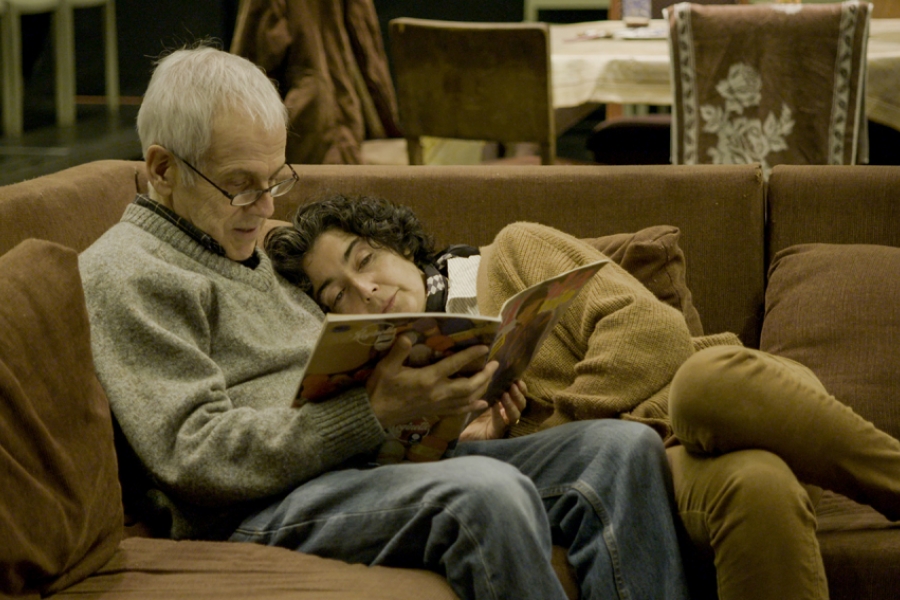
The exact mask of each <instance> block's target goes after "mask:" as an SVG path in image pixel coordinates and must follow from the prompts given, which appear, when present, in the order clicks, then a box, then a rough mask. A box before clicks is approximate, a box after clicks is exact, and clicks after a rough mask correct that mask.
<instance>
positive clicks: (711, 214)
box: [274, 165, 764, 347]
mask: <svg viewBox="0 0 900 600" xmlns="http://www.w3.org/2000/svg"><path fill="white" fill-rule="evenodd" d="M296 170H297V173H298V175H299V176H300V182H299V184H298V185H296V186H294V188H293V189H292V190H291V192H290V193H289V194H288V195H287V196H284V197H281V198H278V201H277V202H276V214H275V215H274V217H275V218H277V219H284V220H290V217H291V215H292V213H293V212H294V210H295V209H296V207H297V206H298V205H299V204H300V203H304V202H308V201H311V200H314V199H318V198H321V197H323V196H327V195H329V194H334V193H343V194H349V195H358V194H370V195H376V196H382V197H385V198H388V199H390V200H393V201H395V202H400V203H403V204H407V205H409V206H411V207H412V208H413V209H414V210H415V211H416V213H417V214H418V215H419V217H420V218H421V219H422V221H423V222H424V224H425V226H426V227H427V228H428V229H430V230H431V231H433V232H435V234H436V237H437V242H438V245H441V244H447V243H468V244H474V245H479V244H486V243H488V242H490V241H491V240H492V239H493V237H494V235H495V234H496V233H497V232H498V231H499V230H500V229H501V228H502V227H503V226H504V225H506V224H507V223H510V222H513V221H517V220H518V221H522V220H524V221H537V222H541V223H544V224H547V225H551V226H554V227H557V228H559V229H561V230H563V231H566V232H568V233H571V234H573V235H575V236H578V237H594V236H600V235H607V234H612V233H621V232H634V231H637V230H639V229H642V228H644V227H648V226H651V225H674V226H676V227H678V228H679V229H680V230H681V240H680V244H681V246H682V248H683V250H684V253H685V259H686V264H687V279H688V287H689V288H690V290H691V292H692V294H693V301H694V304H695V306H696V307H697V310H698V311H699V313H700V317H701V319H702V321H703V326H704V330H705V332H706V333H717V332H721V331H733V332H735V333H737V334H739V335H741V337H742V339H743V341H744V343H745V344H748V345H750V346H754V347H755V346H757V345H758V338H759V326H760V318H761V313H760V308H761V306H762V298H763V282H764V265H763V229H764V222H763V219H764V184H763V181H762V176H761V173H760V171H759V168H758V167H757V166H752V165H740V166H721V165H718V166H699V167H698V166H677V167H676V166H671V165H664V166H652V167H648V166H640V167H613V166H604V167H587V166H542V167H539V168H535V167H527V166H502V167H496V166H485V165H477V166H441V167H428V166H424V167H415V168H414V169H411V168H410V167H390V166H343V165H335V166H329V165H298V166H296Z"/></svg>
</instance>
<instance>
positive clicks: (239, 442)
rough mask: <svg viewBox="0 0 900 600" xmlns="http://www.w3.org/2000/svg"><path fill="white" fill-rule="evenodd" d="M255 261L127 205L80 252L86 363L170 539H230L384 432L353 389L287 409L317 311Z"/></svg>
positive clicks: (317, 324) (263, 260) (368, 447)
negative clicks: (266, 507)
mask: <svg viewBox="0 0 900 600" xmlns="http://www.w3.org/2000/svg"><path fill="white" fill-rule="evenodd" d="M260 254H261V253H260ZM260 259H261V260H260V263H259V265H258V266H257V267H256V268H255V269H250V268H248V267H246V266H243V265H241V264H239V263H237V262H234V261H232V260H230V259H228V258H226V257H223V256H218V255H216V254H214V253H212V252H210V251H208V250H206V249H204V248H203V247H202V246H201V245H200V244H198V243H197V242H196V241H195V240H194V239H193V238H191V237H190V236H189V235H187V234H186V233H185V232H184V231H182V230H181V229H179V228H178V227H177V226H175V225H173V224H172V223H170V222H169V221H167V220H166V219H164V218H162V217H160V216H159V215H157V214H155V213H154V212H153V211H151V210H148V209H146V208H143V207H141V206H138V205H136V204H131V205H129V207H128V208H127V209H126V211H125V214H124V216H123V217H122V221H121V222H120V223H118V224H117V225H116V226H114V227H113V228H111V229H110V230H109V231H108V232H106V233H105V234H104V235H103V236H102V237H101V238H100V239H99V240H97V241H96V242H95V243H94V244H93V245H92V246H91V247H90V248H88V249H87V250H86V251H85V252H84V253H82V255H81V257H80V261H79V262H80V269H81V275H82V279H83V283H84V290H85V296H86V299H87V306H88V311H89V314H90V319H91V335H92V348H93V353H94V361H95V364H96V369H97V374H98V376H99V378H100V382H101V383H102V384H103V387H104V389H105V390H106V393H107V395H108V397H109V401H110V405H111V407H112V410H113V413H114V415H115V417H116V419H117V420H118V422H119V424H120V426H121V428H122V432H123V433H124V435H125V437H126V439H127V440H128V442H129V444H130V445H131V447H132V448H133V449H134V451H135V453H136V454H137V456H138V458H139V459H140V461H141V463H142V464H143V465H144V467H145V468H146V469H147V471H148V473H149V475H150V477H151V478H152V480H153V482H154V484H155V487H157V488H158V490H159V491H157V492H155V493H153V494H151V495H152V496H153V497H154V498H156V499H157V504H158V505H161V506H164V507H165V508H166V509H167V510H168V511H170V512H171V514H172V527H171V531H170V535H172V537H176V538H184V537H205V538H218V537H224V536H227V535H229V533H230V531H231V529H232V528H233V527H234V526H236V524H237V523H239V521H240V520H241V519H242V518H244V517H245V516H246V515H247V514H248V513H249V512H250V511H251V510H253V508H252V507H253V506H255V505H258V504H259V503H260V502H267V501H268V500H270V499H272V498H273V497H277V496H279V495H282V494H285V493H287V492H288V491H290V490H292V489H294V488H295V487H297V486H298V485H299V484H301V483H303V482H304V481H306V480H309V479H311V478H313V477H316V476H317V475H319V474H321V473H323V472H325V471H328V470H329V469H332V468H334V467H335V466H337V465H338V464H340V463H342V462H344V461H346V460H347V459H348V458H350V457H352V456H355V455H358V454H360V453H364V452H368V451H371V450H373V449H375V448H376V447H377V446H378V445H379V444H380V443H381V442H382V441H383V439H384V433H383V430H382V428H381V426H380V425H379V423H378V421H377V420H376V418H375V415H374V413H373V412H372V410H371V408H370V406H369V402H368V399H367V398H366V396H365V393H364V392H363V391H361V390H356V391H353V392H350V393H347V394H345V395H344V396H342V397H340V398H335V399H333V400H330V401H328V402H322V403H318V404H306V405H304V406H303V407H302V408H300V409H296V408H291V402H292V400H293V398H294V395H295V393H296V391H297V385H298V381H299V377H300V374H301V371H302V368H303V365H304V364H305V362H306V360H307V359H308V357H309V354H310V351H311V350H312V347H313V345H314V344H315V341H316V337H317V335H318V332H319V328H320V323H321V321H322V313H321V311H320V310H319V309H318V307H317V306H316V305H315V303H314V302H313V301H312V300H310V299H309V298H308V297H307V296H306V295H305V294H303V293H301V292H299V291H298V290H297V289H296V288H293V287H292V286H290V285H288V284H287V283H286V282H284V281H283V280H282V279H281V278H279V277H278V276H277V275H276V274H275V273H274V271H273V269H272V264H271V262H270V261H269V259H268V258H267V257H266V256H264V255H261V256H260Z"/></svg>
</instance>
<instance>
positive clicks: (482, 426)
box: [459, 379, 528, 442]
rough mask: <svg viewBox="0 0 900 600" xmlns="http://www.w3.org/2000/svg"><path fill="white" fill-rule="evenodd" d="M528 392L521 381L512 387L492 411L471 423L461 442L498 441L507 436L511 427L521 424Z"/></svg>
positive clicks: (463, 433)
mask: <svg viewBox="0 0 900 600" xmlns="http://www.w3.org/2000/svg"><path fill="white" fill-rule="evenodd" d="M527 392H528V390H527V388H526V387H525V382H524V381H522V380H521V379H520V380H518V381H516V382H515V383H513V384H512V386H510V388H509V390H508V391H507V392H505V393H504V394H503V396H501V397H500V400H498V401H497V402H495V403H494V405H493V406H492V407H491V409H490V410H487V411H485V412H484V414H482V415H480V416H479V417H478V418H477V419H475V420H474V421H472V422H471V423H469V425H468V427H466V428H465V429H464V430H463V432H462V434H461V435H460V436H459V441H461V442H467V441H475V440H496V439H499V438H502V437H503V436H504V435H506V431H507V429H508V428H509V426H510V425H514V424H516V423H518V422H519V417H521V416H522V411H524V410H525V403H526V400H525V394H526V393H527Z"/></svg>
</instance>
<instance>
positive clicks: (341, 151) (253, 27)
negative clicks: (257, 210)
mask: <svg viewBox="0 0 900 600" xmlns="http://www.w3.org/2000/svg"><path fill="white" fill-rule="evenodd" d="M231 52H232V53H234V54H238V55H240V56H243V57H245V58H247V59H249V60H251V61H253V62H254V63H256V64H257V65H259V66H260V67H262V68H263V69H265V71H266V73H267V74H268V75H269V77H271V78H272V79H273V80H275V81H276V82H277V84H278V88H279V91H280V92H281V95H282V97H283V98H284V101H285V104H286V105H287V108H288V113H289V115H290V129H289V131H288V140H287V150H286V154H287V156H286V158H287V161H288V162H289V163H292V164H298V163H307V164H322V163H327V164H361V163H362V162H363V161H362V155H361V150H360V146H361V144H362V142H363V140H366V139H375V138H385V137H401V134H400V129H399V125H398V117H397V99H396V94H395V92H394V86H393V83H392V82H391V75H390V70H389V67H388V61H387V54H386V52H385V49H384V42H383V40H382V37H381V29H380V26H379V23H378V17H377V14H376V12H375V6H374V4H373V2H372V0H241V6H240V9H239V14H238V19H237V25H236V27H235V32H234V38H233V40H232V45H231Z"/></svg>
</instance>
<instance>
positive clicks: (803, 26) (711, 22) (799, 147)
mask: <svg viewBox="0 0 900 600" xmlns="http://www.w3.org/2000/svg"><path fill="white" fill-rule="evenodd" d="M871 7H872V5H871V4H869V3H866V2H856V1H848V2H842V3H838V4H756V5H740V6H727V5H721V6H712V5H710V6H699V5H696V4H688V3H680V4H676V5H674V6H672V7H669V8H668V9H667V10H666V13H667V15H666V16H667V18H668V21H669V50H670V55H671V63H672V84H673V85H672V87H673V94H674V97H673V111H672V162H673V163H675V164H701V163H712V164H723V163H724V164H735V163H749V162H759V163H760V164H762V166H763V173H764V175H765V176H766V177H768V173H769V172H770V170H771V168H772V166H774V165H776V164H831V165H839V164H857V163H858V162H863V163H864V162H867V160H868V138H867V137H866V118H865V102H864V99H865V77H866V45H867V39H868V27H869V16H870V13H871Z"/></svg>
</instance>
